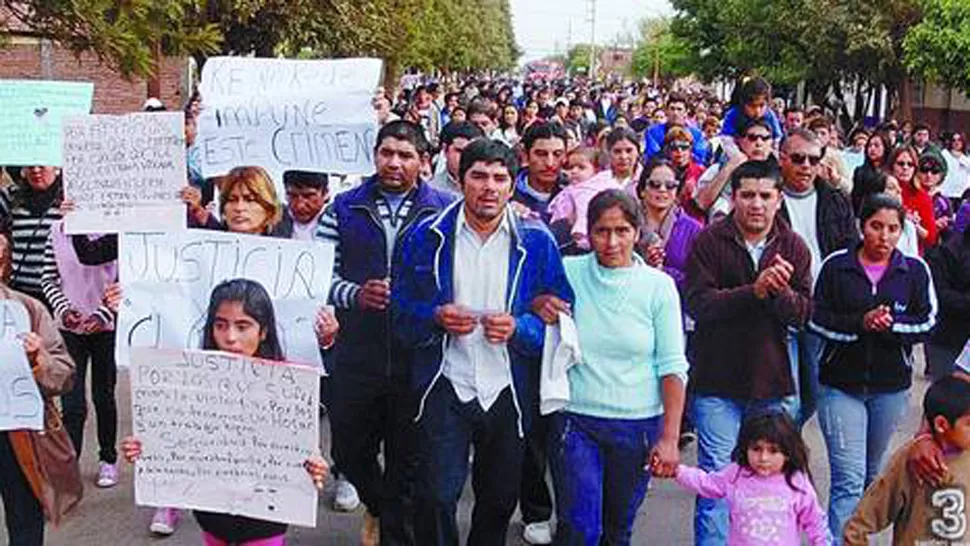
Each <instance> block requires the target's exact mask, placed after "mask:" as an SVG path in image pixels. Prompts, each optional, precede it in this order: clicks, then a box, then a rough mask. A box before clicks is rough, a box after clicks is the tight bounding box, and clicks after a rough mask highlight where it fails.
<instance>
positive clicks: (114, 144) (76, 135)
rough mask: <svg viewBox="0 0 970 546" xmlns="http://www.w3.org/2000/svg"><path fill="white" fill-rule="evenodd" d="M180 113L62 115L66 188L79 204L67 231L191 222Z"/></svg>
mask: <svg viewBox="0 0 970 546" xmlns="http://www.w3.org/2000/svg"><path fill="white" fill-rule="evenodd" d="M183 124H184V118H183V115H182V113H181V112H150V113H144V112H143V113H137V114H128V115H124V116H109V115H96V116H72V117H68V118H65V119H64V124H63V147H64V168H63V170H62V172H63V176H64V195H65V197H66V198H67V199H70V200H72V201H74V204H75V206H76V209H75V211H74V212H72V213H70V214H68V215H67V217H66V218H65V219H64V227H65V231H66V232H67V233H68V234H77V233H117V232H118V231H120V230H121V226H124V229H126V230H129V231H177V230H184V229H185V205H183V204H182V201H181V200H180V199H179V196H178V192H179V190H180V189H181V188H182V187H183V186H185V185H186V181H185V180H186V178H185V172H186V167H185V133H184V130H183Z"/></svg>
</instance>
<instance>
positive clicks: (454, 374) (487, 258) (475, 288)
mask: <svg viewBox="0 0 970 546" xmlns="http://www.w3.org/2000/svg"><path fill="white" fill-rule="evenodd" d="M516 167H517V165H516V161H515V156H514V153H513V152H512V150H511V149H510V148H509V147H508V146H506V145H505V144H503V143H501V142H496V141H492V140H487V139H478V140H475V141H474V142H472V143H471V144H469V145H468V147H467V148H465V151H464V152H462V158H461V167H460V170H459V172H460V176H461V180H462V187H463V189H464V200H463V201H462V202H459V203H455V204H453V205H451V206H449V207H448V208H447V209H445V210H444V212H442V213H441V214H440V215H438V216H437V217H435V218H432V219H429V220H425V221H423V222H422V223H421V224H420V225H419V226H418V227H417V228H415V230H414V232H413V233H412V234H411V235H410V236H409V237H408V239H407V241H406V243H405V246H404V247H403V249H402V252H403V253H402V258H401V262H400V263H398V264H396V267H399V268H400V269H399V270H398V269H395V272H396V273H397V271H400V278H399V280H398V284H395V290H394V294H393V297H392V301H393V306H394V307H393V309H394V331H395V334H396V335H398V336H399V337H400V339H401V341H402V343H403V344H404V345H405V347H406V348H407V349H408V350H410V351H412V352H413V356H412V374H413V375H412V382H411V386H412V389H414V392H415V394H416V395H418V396H419V397H420V404H419V405H418V410H417V420H418V428H419V438H420V442H419V448H420V451H421V455H422V465H421V472H420V480H419V482H418V487H417V495H418V499H419V500H418V517H417V519H416V521H415V534H416V538H417V541H418V544H420V545H421V546H449V545H454V544H458V541H459V534H458V524H457V521H456V512H455V511H456V509H457V506H458V499H459V497H460V496H461V492H462V489H463V487H464V484H465V480H466V478H467V476H468V455H469V452H470V448H471V447H472V446H474V453H475V456H474V462H473V463H472V476H473V478H472V484H473V487H474V490H475V491H474V492H475V508H474V511H473V516H472V527H471V532H470V536H469V539H468V544H473V545H476V544H505V540H506V535H507V533H508V524H509V518H510V517H511V516H512V513H513V512H514V511H515V504H516V501H517V500H518V496H519V495H518V494H519V483H520V477H521V471H522V464H523V454H524V449H525V437H526V435H527V434H528V432H529V428H530V425H531V420H532V417H533V414H532V411H530V410H531V408H533V407H534V406H536V405H537V403H538V402H537V399H538V388H539V387H538V375H537V374H536V373H535V371H536V370H538V369H539V366H540V360H541V354H542V344H543V336H544V332H545V327H544V325H543V323H542V321H541V319H540V318H539V317H538V316H537V315H536V314H535V313H533V312H532V301H533V300H534V299H535V298H536V297H537V296H540V295H546V294H549V295H554V296H556V297H558V298H559V299H561V300H564V301H566V302H571V301H572V300H573V294H572V289H571V288H570V287H569V283H568V281H567V280H566V274H565V271H564V270H563V266H562V261H561V259H560V257H559V251H558V249H557V247H556V243H555V241H554V240H553V239H552V236H551V235H550V234H549V232H548V230H546V228H545V227H544V226H543V225H542V224H540V223H539V222H538V221H536V220H534V219H530V218H520V217H518V216H516V215H514V214H512V213H511V211H510V210H509V208H508V206H507V203H508V201H509V199H510V198H511V196H512V189H513V180H514V177H515V170H516Z"/></svg>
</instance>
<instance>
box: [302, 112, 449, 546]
mask: <svg viewBox="0 0 970 546" xmlns="http://www.w3.org/2000/svg"><path fill="white" fill-rule="evenodd" d="M428 150H429V146H428V143H427V141H426V140H425V138H424V132H423V130H422V129H421V127H420V126H418V125H416V124H414V123H411V122H408V121H394V122H391V123H388V124H387V125H385V126H384V127H382V128H381V130H380V132H379V133H378V135H377V146H376V149H375V151H374V156H375V162H376V163H377V174H376V175H374V176H372V177H370V178H368V179H366V180H365V181H364V182H363V184H362V185H361V186H360V187H358V188H356V189H354V190H351V191H348V192H345V193H343V194H341V195H339V196H337V198H336V199H335V200H334V202H333V204H332V205H331V206H330V207H329V208H328V209H327V210H326V211H325V212H324V215H323V217H322V218H321V219H320V227H319V229H318V231H317V239H319V240H322V241H326V242H331V243H333V244H334V245H335V247H336V248H335V260H334V273H333V286H332V288H331V290H330V300H331V302H332V303H333V305H334V306H335V307H336V309H337V318H338V320H339V321H340V335H339V336H338V340H337V344H336V346H335V348H334V351H335V355H334V366H333V371H332V372H331V380H330V381H331V389H332V399H331V410H330V411H331V428H332V430H333V453H334V459H335V460H336V462H337V464H338V465H340V469H341V471H343V472H344V473H345V474H346V475H347V477H348V478H349V479H350V482H351V483H353V484H354V486H355V487H356V488H357V490H358V491H359V492H360V497H361V500H362V501H363V502H364V504H365V505H366V507H367V513H366V514H365V520H364V529H363V531H362V532H361V544H362V545H365V546H370V545H372V544H378V527H379V529H380V532H379V534H380V537H379V543H380V544H382V545H385V546H387V545H398V544H414V537H413V528H412V520H413V514H412V512H411V508H410V506H411V498H410V492H409V490H410V482H411V480H412V478H413V469H414V465H415V464H416V459H415V458H414V452H415V448H414V445H413V425H412V422H411V416H412V415H413V413H414V411H413V404H412V403H411V398H410V396H409V390H408V388H407V386H408V377H409V375H410V374H409V369H408V366H407V364H406V360H405V358H404V356H403V354H404V351H402V350H401V348H400V346H399V345H398V344H397V343H396V342H395V341H394V340H393V339H394V338H393V331H392V329H391V320H392V317H391V314H390V312H389V310H388V309H389V306H390V299H391V286H392V284H393V283H392V280H391V278H390V277H391V264H392V263H393V261H394V260H395V255H396V254H397V252H398V250H399V248H400V241H402V240H404V238H405V237H406V236H407V234H408V233H409V232H410V231H411V230H412V229H413V227H414V226H415V225H417V224H418V223H419V221H420V220H422V219H424V218H427V217H429V216H433V215H435V214H437V213H438V211H440V210H441V209H443V208H444V207H445V206H446V205H447V204H448V203H450V202H451V201H452V200H453V198H452V197H451V196H449V195H447V194H445V193H444V192H441V191H438V190H436V189H434V188H432V187H431V186H430V185H428V184H424V183H420V182H419V181H418V174H419V172H420V170H421V164H422V162H423V161H424V160H426V159H427V155H428ZM382 442H383V444H384V466H383V471H382V468H381V465H380V464H379V463H378V460H377V454H378V451H379V450H380V447H381V443H382Z"/></svg>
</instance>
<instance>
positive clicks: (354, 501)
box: [333, 476, 360, 512]
mask: <svg viewBox="0 0 970 546" xmlns="http://www.w3.org/2000/svg"><path fill="white" fill-rule="evenodd" d="M358 506H360V497H359V496H358V495H357V489H355V488H354V484H352V483H350V482H349V481H347V478H345V477H343V476H341V477H339V478H337V495H336V496H335V497H334V498H333V509H334V510H337V511H339V512H353V511H354V510H356V509H357V507H358Z"/></svg>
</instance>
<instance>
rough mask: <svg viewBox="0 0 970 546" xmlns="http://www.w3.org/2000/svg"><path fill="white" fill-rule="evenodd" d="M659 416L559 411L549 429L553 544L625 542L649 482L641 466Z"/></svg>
mask: <svg viewBox="0 0 970 546" xmlns="http://www.w3.org/2000/svg"><path fill="white" fill-rule="evenodd" d="M662 428H663V421H662V417H652V418H650V419H604V418H599V417H590V416H588V415H579V414H575V413H568V412H560V413H557V414H555V415H554V416H553V421H552V426H551V428H550V449H549V459H550V467H551V468H552V481H553V484H554V486H555V489H556V516H557V519H558V525H557V527H556V540H555V544H556V545H557V546H599V545H600V544H608V545H610V546H624V545H628V544H630V538H631V536H632V534H633V522H634V520H635V519H636V516H637V510H638V509H639V508H640V505H641V504H643V499H644V497H645V496H646V493H647V484H648V483H649V482H650V472H649V471H646V470H644V466H645V465H646V464H647V458H648V455H649V452H650V451H649V450H650V448H651V446H653V444H655V443H656V441H657V438H658V436H659V435H660V431H661V429H662Z"/></svg>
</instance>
